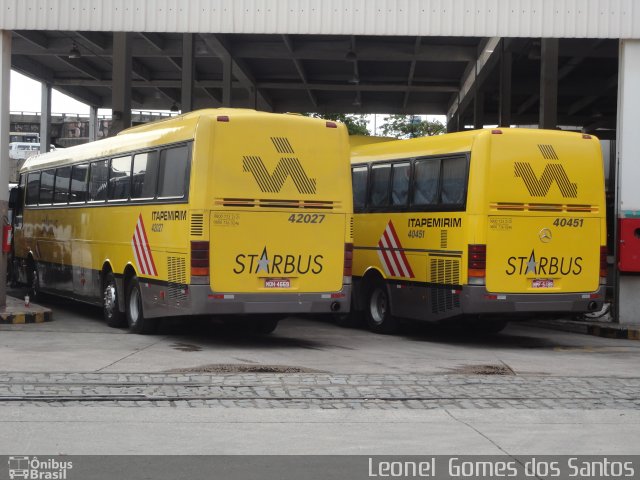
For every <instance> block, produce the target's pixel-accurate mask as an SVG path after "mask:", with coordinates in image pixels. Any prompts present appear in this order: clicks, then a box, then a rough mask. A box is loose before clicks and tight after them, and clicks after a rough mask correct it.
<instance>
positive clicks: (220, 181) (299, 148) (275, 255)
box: [191, 111, 352, 317]
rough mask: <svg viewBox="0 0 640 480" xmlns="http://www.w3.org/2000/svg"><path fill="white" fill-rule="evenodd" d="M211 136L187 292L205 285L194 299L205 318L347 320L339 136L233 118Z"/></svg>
mask: <svg viewBox="0 0 640 480" xmlns="http://www.w3.org/2000/svg"><path fill="white" fill-rule="evenodd" d="M213 132H214V134H213V138H212V139H211V142H210V143H211V155H210V158H212V159H213V161H212V165H211V167H210V172H211V173H210V175H209V187H208V190H207V191H208V192H209V198H210V200H209V201H210V205H211V210H210V211H209V212H207V215H208V220H207V222H206V229H207V230H208V237H209V241H208V243H207V242H199V241H197V240H195V241H193V242H192V257H191V258H192V272H191V273H192V277H191V278H192V284H193V283H196V284H197V283H198V282H201V281H202V280H203V279H205V278H206V282H207V286H206V295H200V296H198V298H199V299H200V301H202V302H205V303H206V305H205V310H206V311H209V312H211V313H225V314H236V313H237V314H276V315H282V314H289V313H310V312H314V313H331V312H345V311H348V309H349V297H350V287H351V254H352V233H351V221H352V198H351V182H350V174H349V146H348V137H347V133H346V129H345V127H344V126H343V125H340V124H336V123H334V122H327V121H325V120H318V119H312V118H307V117H302V116H297V115H274V114H265V113H259V112H254V111H244V112H243V111H234V112H232V113H230V114H229V115H219V116H218V117H217V118H216V121H215V128H214V129H213ZM204 267H206V268H208V270H205V269H204ZM200 268H202V269H200ZM199 274H200V275H199ZM194 287H195V288H198V287H197V286H195V285H192V288H194ZM194 298H195V297H194ZM271 316H272V317H273V316H274V315H271Z"/></svg>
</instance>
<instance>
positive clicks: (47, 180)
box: [38, 169, 56, 205]
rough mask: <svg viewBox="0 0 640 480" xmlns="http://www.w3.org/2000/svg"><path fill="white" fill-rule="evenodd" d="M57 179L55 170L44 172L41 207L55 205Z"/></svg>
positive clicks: (41, 181)
mask: <svg viewBox="0 0 640 480" xmlns="http://www.w3.org/2000/svg"><path fill="white" fill-rule="evenodd" d="M55 177H56V171H55V170H54V169H50V170H44V171H43V172H42V176H41V177H40V197H39V199H38V203H39V204H40V205H51V204H52V203H53V181H54V179H55Z"/></svg>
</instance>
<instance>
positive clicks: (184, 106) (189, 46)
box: [180, 33, 195, 113]
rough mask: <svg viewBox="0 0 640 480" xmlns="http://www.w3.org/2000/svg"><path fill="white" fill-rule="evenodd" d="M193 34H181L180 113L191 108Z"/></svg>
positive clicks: (193, 63) (193, 60)
mask: <svg viewBox="0 0 640 480" xmlns="http://www.w3.org/2000/svg"><path fill="white" fill-rule="evenodd" d="M193 44H194V42H193V34H192V33H183V34H182V93H181V100H180V110H181V111H182V113H186V112H190V111H191V110H193V77H194V74H195V58H194V50H193Z"/></svg>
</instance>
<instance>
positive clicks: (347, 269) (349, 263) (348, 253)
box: [343, 243, 353, 277]
mask: <svg viewBox="0 0 640 480" xmlns="http://www.w3.org/2000/svg"><path fill="white" fill-rule="evenodd" d="M352 273H353V243H345V244H344V273H343V275H344V276H345V277H350V276H351V275H352Z"/></svg>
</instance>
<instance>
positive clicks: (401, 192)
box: [391, 162, 411, 207]
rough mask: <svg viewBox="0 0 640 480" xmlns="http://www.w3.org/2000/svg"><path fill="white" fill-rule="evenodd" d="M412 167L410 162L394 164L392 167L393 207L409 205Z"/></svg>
mask: <svg viewBox="0 0 640 480" xmlns="http://www.w3.org/2000/svg"><path fill="white" fill-rule="evenodd" d="M410 172H411V165H410V164H409V162H406V163H405V162H403V163H394V164H393V166H392V173H393V175H392V180H391V205H393V206H396V207H399V206H404V205H406V204H407V200H409V174H410Z"/></svg>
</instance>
